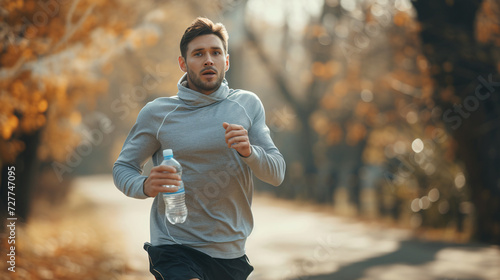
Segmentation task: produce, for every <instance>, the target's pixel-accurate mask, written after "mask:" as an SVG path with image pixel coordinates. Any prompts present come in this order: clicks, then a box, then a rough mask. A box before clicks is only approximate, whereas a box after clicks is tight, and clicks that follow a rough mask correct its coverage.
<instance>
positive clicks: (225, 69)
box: [224, 54, 229, 72]
mask: <svg viewBox="0 0 500 280" xmlns="http://www.w3.org/2000/svg"><path fill="white" fill-rule="evenodd" d="M227 70H229V54H228V55H226V67H225V68H224V72H227Z"/></svg>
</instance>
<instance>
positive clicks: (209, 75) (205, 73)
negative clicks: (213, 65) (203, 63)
mask: <svg viewBox="0 0 500 280" xmlns="http://www.w3.org/2000/svg"><path fill="white" fill-rule="evenodd" d="M201 75H202V76H203V77H205V78H214V77H215V76H216V75H217V71H215V70H213V69H207V70H205V71H203V72H201Z"/></svg>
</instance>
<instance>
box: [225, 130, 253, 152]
mask: <svg viewBox="0 0 500 280" xmlns="http://www.w3.org/2000/svg"><path fill="white" fill-rule="evenodd" d="M222 127H224V129H225V130H226V143H227V147H228V148H233V149H235V150H236V151H237V152H238V153H239V154H240V155H241V156H243V157H249V156H250V155H251V154H252V147H251V145H250V140H249V139H248V131H247V130H246V129H245V128H244V127H243V126H241V125H239V124H229V123H227V122H225V123H223V124H222Z"/></svg>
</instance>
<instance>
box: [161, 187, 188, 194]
mask: <svg viewBox="0 0 500 280" xmlns="http://www.w3.org/2000/svg"><path fill="white" fill-rule="evenodd" d="M184 192H185V191H184V188H182V189H179V190H178V191H176V192H165V193H164V194H166V195H171V194H179V193H184Z"/></svg>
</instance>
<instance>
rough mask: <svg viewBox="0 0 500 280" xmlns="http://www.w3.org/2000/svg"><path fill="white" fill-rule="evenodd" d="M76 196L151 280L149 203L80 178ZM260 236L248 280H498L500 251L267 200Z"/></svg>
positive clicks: (259, 200)
mask: <svg viewBox="0 0 500 280" xmlns="http://www.w3.org/2000/svg"><path fill="white" fill-rule="evenodd" d="M75 186H76V191H78V192H81V193H82V194H84V195H85V196H87V197H89V198H90V199H92V200H93V201H95V202H97V203H98V205H100V206H99V207H102V209H103V211H105V213H107V215H112V216H113V218H114V221H115V224H110V226H113V227H114V228H115V229H117V231H119V232H122V233H123V234H122V236H121V237H120V238H123V242H124V244H126V246H125V247H124V250H125V252H126V254H128V259H129V265H130V267H131V268H132V269H134V270H135V272H134V273H133V274H131V275H128V276H126V277H124V278H123V279H124V280H132V279H151V278H149V277H150V276H147V275H148V272H147V268H148V262H147V255H146V252H145V251H144V250H143V249H142V244H143V242H144V241H148V240H149V211H150V206H151V203H152V200H151V199H146V200H137V199H131V198H128V197H126V196H125V195H123V194H122V193H121V192H119V191H118V190H117V189H116V188H115V187H114V185H113V181H112V178H111V177H110V176H109V175H102V176H92V177H82V178H79V179H78V180H76V182H75ZM253 212H254V219H255V228H254V231H253V233H252V235H251V236H250V238H249V239H248V242H247V254H248V256H249V257H250V260H251V262H252V265H253V266H254V267H255V271H254V273H253V274H252V275H251V277H250V280H281V279H283V280H284V279H295V280H298V279H301V280H305V279H309V280H323V279H325V280H326V279H328V280H329V279H332V280H334V279H339V280H351V279H352V280H354V279H359V280H377V279H380V280H392V279H394V280H420V279H422V280H498V279H500V248H498V247H495V246H487V245H478V244H475V245H470V244H468V245H460V244H450V243H436V242H422V241H418V240H414V239H412V238H411V235H410V233H409V232H408V231H405V230H400V229H392V228H387V227H384V226H381V225H369V224H366V223H362V222H359V221H355V220H352V219H347V218H340V217H336V216H334V215H331V214H329V213H328V212H327V211H325V210H317V209H314V208H313V207H307V206H303V205H301V204H299V203H296V202H287V201H281V200H276V199H273V198H269V197H264V196H256V197H255V198H254V204H253Z"/></svg>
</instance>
